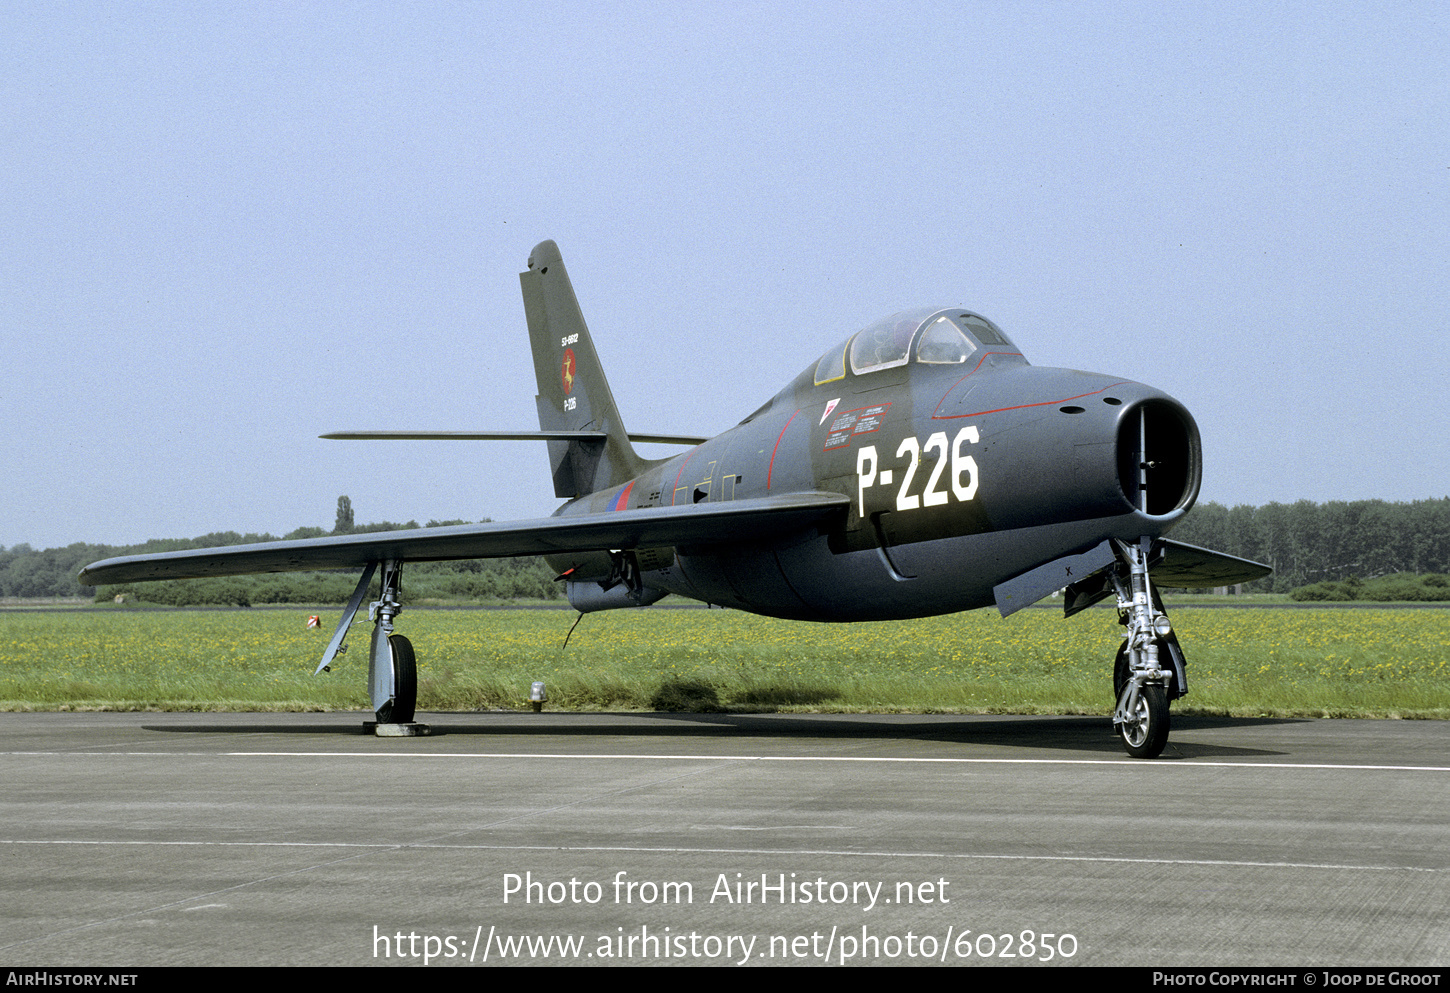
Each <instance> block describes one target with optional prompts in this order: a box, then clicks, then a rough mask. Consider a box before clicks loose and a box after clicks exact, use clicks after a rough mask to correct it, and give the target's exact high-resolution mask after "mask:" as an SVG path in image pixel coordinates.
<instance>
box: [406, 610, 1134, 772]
mask: <svg viewBox="0 0 1450 993" xmlns="http://www.w3.org/2000/svg"><path fill="white" fill-rule="evenodd" d="M388 648H389V649H390V650H391V652H392V656H393V710H392V713H391V714H389V715H388V723H390V724H412V723H413V710H414V709H415V708H416V707H417V706H418V658H417V656H416V655H414V654H413V643H412V642H411V641H409V640H408V639H407V638H405V637H403V636H402V635H401V634H390V635H388ZM1159 747H1162V746H1159Z"/></svg>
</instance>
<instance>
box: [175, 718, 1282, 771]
mask: <svg viewBox="0 0 1450 993" xmlns="http://www.w3.org/2000/svg"><path fill="white" fill-rule="evenodd" d="M198 716H200V715H198ZM419 716H420V717H422V718H424V719H425V720H437V721H438V723H435V724H433V736H434V737H439V736H443V735H476V736H482V737H489V738H503V737H530V738H535V737H558V738H579V739H582V738H592V739H603V738H616V739H617V738H643V739H654V740H669V739H674V738H680V739H685V738H689V739H700V738H722V739H723V738H761V739H765V740H767V741H769V740H799V739H803V738H815V739H823V740H827V741H841V740H852V739H854V740H863V739H864V740H872V739H874V740H880V741H903V740H915V741H935V742H955V743H959V744H961V745H964V746H971V745H978V746H994V747H1001V748H1030V749H1038V750H1041V751H1043V752H1069V753H1094V754H1096V753H1111V754H1113V755H1119V754H1121V750H1120V747H1119V744H1118V739H1117V736H1116V735H1115V734H1114V733H1113V731H1112V728H1111V726H1110V725H1109V722H1108V720H1107V718H1106V717H1100V716H1041V715H1003V714H991V715H961V716H960V717H959V718H957V719H953V718H952V717H951V716H949V715H944V716H938V717H934V718H932V719H930V720H924V719H922V720H919V719H916V718H913V717H912V716H910V715H907V716H901V715H881V714H838V715H830V716H821V715H810V714H805V715H794V714H725V713H670V712H649V711H643V712H641V711H627V712H625V711H615V712H608V711H605V712H596V713H588V714H581V713H575V712H566V711H554V712H552V713H544V714H532V713H528V712H525V711H500V712H494V713H492V714H491V715H490V716H489V718H487V719H485V720H483V721H478V720H477V718H479V717H480V716H482V715H480V714H478V713H474V712H454V713H439V714H437V715H436V716H435V715H433V714H429V715H427V716H426V717H425V716H424V715H421V714H420V715H419ZM592 717H600V718H607V721H600V722H595V721H592V720H590V718H592ZM470 719H473V722H472V723H470V722H469V721H470ZM621 719H623V720H621ZM1297 723H1302V720H1301V719H1297V718H1271V717H1221V716H1210V715H1198V714H1175V715H1173V724H1174V728H1175V730H1177V731H1180V732H1188V733H1190V734H1192V733H1193V732H1207V733H1209V734H1212V733H1214V732H1216V731H1222V732H1229V731H1232V730H1234V729H1242V728H1252V727H1262V726H1267V725H1277V724H1297ZM146 730H148V731H159V732H166V733H173V734H175V733H181V734H259V735H266V736H273V737H276V736H283V737H288V738H295V737H296V736H298V735H327V736H337V735H343V736H356V735H362V734H364V733H365V731H364V728H363V725H362V723H361V722H359V723H358V724H355V725H340V724H311V723H309V724H293V725H289V724H286V723H285V722H278V723H265V724H263V723H257V724H228V723H225V722H218V723H214V724H207V723H196V724H183V725H147V726H146ZM1283 754H1286V753H1285V752H1284V751H1282V750H1279V749H1269V748H1247V747H1243V746H1237V745H1224V744H1215V743H1213V742H1207V741H1193V740H1184V739H1182V738H1179V739H1177V740H1175V741H1174V742H1173V743H1172V744H1171V745H1170V747H1169V748H1168V749H1166V750H1165V751H1164V752H1163V754H1162V756H1161V759H1162V760H1171V759H1174V758H1178V759H1201V758H1231V757H1243V758H1250V757H1269V756H1276V755H1283ZM962 757H964V758H965V757H970V758H989V757H991V756H990V755H982V754H979V753H973V754H971V755H966V754H964V755H963V756H962Z"/></svg>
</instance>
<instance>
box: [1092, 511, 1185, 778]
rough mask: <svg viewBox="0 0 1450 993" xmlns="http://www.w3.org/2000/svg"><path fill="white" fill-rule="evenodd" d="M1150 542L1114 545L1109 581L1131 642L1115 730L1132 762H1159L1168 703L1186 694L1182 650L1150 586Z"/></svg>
mask: <svg viewBox="0 0 1450 993" xmlns="http://www.w3.org/2000/svg"><path fill="white" fill-rule="evenodd" d="M1151 547H1152V540H1151V539H1150V538H1146V537H1145V538H1143V539H1142V540H1141V541H1139V542H1137V543H1134V544H1129V543H1128V542H1125V541H1119V540H1116V539H1115V540H1114V541H1113V549H1114V551H1115V552H1116V553H1117V557H1118V562H1117V564H1116V565H1115V566H1114V567H1113V568H1112V569H1111V570H1109V571H1108V578H1109V580H1110V581H1111V582H1112V585H1113V589H1114V590H1115V591H1116V593H1117V595H1118V616H1119V617H1120V618H1121V619H1122V622H1123V624H1124V625H1125V626H1126V627H1127V629H1128V631H1127V637H1126V639H1125V640H1124V642H1123V645H1122V647H1121V648H1119V649H1118V657H1117V661H1116V663H1115V664H1114V666H1113V695H1114V697H1115V698H1116V699H1117V701H1118V704H1117V708H1116V709H1115V710H1114V711H1113V729H1114V730H1115V731H1116V732H1117V733H1118V735H1119V736H1120V737H1121V738H1122V741H1123V747H1124V748H1125V749H1126V750H1127V752H1128V754H1129V755H1131V756H1133V757H1134V758H1142V759H1151V758H1155V757H1157V756H1158V755H1159V754H1160V753H1161V752H1162V751H1163V748H1164V746H1165V745H1167V744H1168V729H1169V724H1170V720H1169V716H1168V704H1169V702H1170V701H1172V700H1175V699H1177V698H1178V697H1180V696H1183V695H1184V694H1185V693H1187V692H1188V674H1187V671H1186V668H1185V664H1184V658H1183V650H1182V649H1181V648H1180V647H1179V645H1178V638H1177V636H1175V635H1174V633H1173V628H1172V626H1171V625H1170V624H1169V623H1168V613H1167V611H1165V610H1164V609H1163V601H1162V599H1161V598H1160V597H1159V596H1158V593H1157V591H1156V590H1154V589H1153V588H1152V586H1151V585H1150V583H1149V581H1148V555H1149V550H1150V549H1151Z"/></svg>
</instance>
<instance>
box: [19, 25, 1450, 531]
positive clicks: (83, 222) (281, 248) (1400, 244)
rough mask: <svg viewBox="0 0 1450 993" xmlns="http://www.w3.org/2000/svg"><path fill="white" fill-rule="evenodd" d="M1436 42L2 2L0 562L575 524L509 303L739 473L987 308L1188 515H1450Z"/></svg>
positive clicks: (1302, 30)
mask: <svg viewBox="0 0 1450 993" xmlns="http://www.w3.org/2000/svg"><path fill="white" fill-rule="evenodd" d="M1447 21H1450V8H1447V7H1446V6H1445V5H1444V4H1440V3H1428V2H1427V3H1416V4H1400V3H1376V4H1364V3H1334V2H1329V3H1323V2H1314V3H1284V4H1261V3H1253V4H1250V3H1218V4H1212V5H1210V4H1201V3H1182V4H1180V3H1137V2H1130V3H1121V4H1118V3H1113V4H1104V3H1093V2H1074V3H1065V2H1064V3H1046V2H1043V3H1020V4H1013V3H1007V2H995V0H994V2H981V3H973V2H960V0H958V2H953V3H940V4H934V3H901V2H891V3H851V2H829V3H812V2H795V3H766V4H751V3H740V2H731V3H728V4H726V3H708V2H707V3H691V4H675V3H638V4H629V3H578V2H568V0H564V2H559V3H554V4H544V5H539V4H533V5H530V4H519V3H489V2H472V3H456V4H449V3H408V4H402V3H340V2H326V3H264V4H255V3H246V4H240V3H239V4H228V5H222V4H209V3H194V2H192V3H184V4H148V3H126V4H101V3H80V4H37V3H30V2H6V3H3V5H0V28H3V33H4V37H5V46H4V47H5V54H4V55H3V56H0V58H3V63H4V71H3V72H0V105H3V106H4V108H5V111H4V114H3V115H0V176H3V183H0V219H3V229H4V232H5V237H4V239H3V241H0V344H3V351H0V355H3V368H4V374H3V376H0V413H3V418H4V429H3V434H0V456H3V466H4V471H3V474H0V545H15V544H18V543H21V542H28V543H30V544H31V545H33V546H35V547H48V546H53V545H63V544H67V543H70V542H73V541H90V542H103V543H111V544H125V543H131V542H137V541H142V540H145V539H146V538H150V537H182V536H191V535H197V534H202V533H205V532H208V531H213V530H221V529H235V530H241V531H271V532H274V533H282V532H284V531H287V530H290V529H292V528H294V527H297V526H299V525H303V524H315V525H319V526H322V527H331V525H332V519H333V512H334V508H335V505H336V500H337V496H338V495H339V494H344V493H345V494H348V495H349V496H351V498H352V502H353V506H354V508H355V509H356V513H357V517H358V520H359V521H371V520H381V519H389V520H398V521H402V520H407V519H409V518H414V519H417V520H419V521H426V520H427V519H429V518H440V519H441V518H466V519H469V520H474V519H477V518H480V517H483V516H491V517H494V518H496V519H505V518H514V517H534V516H543V515H546V514H548V513H549V512H551V511H552V509H553V508H554V507H555V506H556V504H557V501H556V500H554V498H553V496H552V493H551V489H550V487H549V485H548V482H547V479H546V476H547V460H546V456H545V453H544V451H543V449H542V447H541V446H538V445H533V444H522V443H509V444H490V443H481V442H480V443H453V444H444V443H397V442H395V443H381V442H374V443H364V442H329V441H321V440H319V439H318V438H317V435H318V434H320V433H322V432H324V431H330V430H344V429H365V428H419V429H425V428H434V429H468V428H473V429H485V428H501V429H529V428H534V427H536V426H537V421H536V419H535V413H534V404H533V393H534V386H533V373H532V370H531V368H530V366H529V350H528V344H527V338H526V332H525V326H524V318H523V308H522V305H521V302H520V298H519V289H518V280H517V273H518V272H519V271H521V270H522V269H523V267H524V262H525V259H526V258H527V256H528V252H529V249H530V248H531V247H532V246H533V245H534V244H535V243H536V242H538V241H540V240H542V239H544V238H553V239H555V240H557V241H558V242H559V245H560V247H561V249H562V250H563V253H564V257H565V259H566V260H567V262H568V263H569V266H570V271H571V275H572V276H573V278H574V285H575V289H576V291H577V292H578V295H579V297H580V300H581V303H582V305H583V307H584V312H585V315H586V317H587V319H588V320H589V324H590V327H591V329H592V331H593V332H594V336H595V339H596V342H597V345H598V348H599V351H600V353H601V357H602V359H603V361H604V363H605V366H606V369H607V370H608V372H609V375H610V378H611V381H612V385H613V387H614V393H615V395H616V397H617V398H618V399H619V401H620V405H621V408H622V412H623V414H624V417H625V419H626V422H627V424H628V425H629V427H630V428H631V429H632V430H636V431H664V432H680V433H701V434H710V433H715V432H717V431H720V430H723V429H725V428H727V427H729V426H731V425H732V424H734V423H735V422H736V421H737V420H739V419H740V418H741V417H742V416H744V415H745V414H746V413H748V412H749V411H751V410H753V409H755V407H757V406H758V405H759V404H760V403H761V402H763V401H764V400H765V399H767V398H768V397H769V396H770V395H772V394H773V393H774V392H775V391H776V390H777V389H779V388H780V387H781V386H782V385H783V384H784V383H785V382H786V381H787V380H788V379H789V378H790V377H792V376H794V375H795V374H796V373H797V372H799V371H800V370H801V369H802V368H804V367H805V366H806V365H807V364H809V363H812V362H814V361H815V359H816V358H817V357H818V356H819V354H820V353H821V352H822V351H823V350H824V349H825V348H826V347H827V346H828V345H830V344H832V343H833V342H836V341H839V340H840V339H841V338H842V337H844V336H845V335H846V334H848V333H850V332H851V331H853V330H855V329H857V328H859V327H861V326H863V325H865V324H868V323H870V322H872V321H874V320H876V319H877V318H879V317H881V316H883V315H885V314H888V313H891V312H893V311H895V310H898V309H901V308H904V307H912V306H917V305H921V304H930V303H938V302H939V303H942V304H961V305H965V306H969V307H972V308H974V309H976V310H978V311H980V312H981V313H984V314H986V315H987V316H989V317H991V318H993V319H994V320H995V321H997V322H998V323H999V324H1001V325H1002V326H1003V327H1004V328H1006V329H1007V330H1008V332H1009V333H1010V334H1012V335H1013V336H1014V338H1015V339H1016V340H1017V341H1018V343H1019V344H1020V345H1022V346H1023V348H1024V350H1025V352H1026V354H1027V356H1028V358H1029V359H1030V360H1031V361H1032V362H1033V363H1035V364H1038V365H1053V366H1067V367H1073V368H1082V369H1091V370H1095V371H1101V372H1108V373H1113V374H1118V375H1123V376H1127V377H1130V378H1133V379H1138V380H1142V381H1144V382H1148V383H1151V384H1153V385H1155V386H1158V387H1161V388H1163V389H1165V390H1167V391H1168V392H1170V393H1172V394H1174V395H1175V396H1177V397H1178V398H1179V399H1180V400H1182V401H1183V402H1184V403H1185V404H1186V405H1187V406H1188V408H1189V409H1190V410H1191V411H1192V412H1193V414H1194V416H1195V417H1196V418H1197V420H1198V423H1199V427H1200V429H1201V431H1202V434H1203V440H1204V450H1205V471H1204V476H1205V479H1204V486H1203V493H1202V497H1201V499H1202V500H1217V501H1220V502H1223V503H1227V504H1235V503H1256V504H1257V503H1266V502H1269V501H1272V500H1278V501H1293V500H1297V499H1301V498H1307V499H1311V500H1319V501H1322V500H1331V499H1341V500H1353V499H1362V498H1371V497H1379V498H1383V499H1387V500H1412V499H1422V498H1427V497H1441V496H1444V495H1446V494H1447V493H1450V441H1447V437H1450V432H1447V431H1446V429H1445V426H1444V421H1445V417H1444V406H1445V401H1446V396H1447V392H1450V391H1447V387H1446V382H1447V380H1450V349H1447V346H1446V343H1445V339H1446V332H1447V326H1446V325H1447V316H1446V315H1447V313H1450V279H1447V273H1450V251H1447V248H1450V144H1447V135H1450V69H1447V67H1450V44H1447V42H1450V26H1447Z"/></svg>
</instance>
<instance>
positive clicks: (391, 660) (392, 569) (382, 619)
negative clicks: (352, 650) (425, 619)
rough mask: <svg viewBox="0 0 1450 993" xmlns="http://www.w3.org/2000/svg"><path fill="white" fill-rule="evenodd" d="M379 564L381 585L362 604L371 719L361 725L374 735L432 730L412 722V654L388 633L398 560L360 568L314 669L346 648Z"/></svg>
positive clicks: (395, 604) (398, 603)
mask: <svg viewBox="0 0 1450 993" xmlns="http://www.w3.org/2000/svg"><path fill="white" fill-rule="evenodd" d="M379 564H381V565H382V567H383V574H382V581H381V587H382V588H381V591H380V593H379V594H378V599H377V600H375V601H373V602H372V603H371V604H369V605H368V620H369V621H372V622H373V635H372V642H371V644H370V647H369V651H368V694H369V696H370V697H371V698H372V705H373V711H374V713H375V714H376V716H377V720H376V721H365V722H364V723H363V727H365V728H367V729H368V730H370V731H372V733H373V734H375V735H377V736H378V737H380V738H406V737H413V736H415V735H427V734H432V733H433V729H432V728H430V727H429V726H428V725H426V724H418V723H415V722H414V720H413V711H414V709H415V707H416V706H417V703H418V663H417V658H416V656H415V655H414V654H413V643H412V642H411V641H409V640H408V639H407V638H405V637H404V636H403V635H401V634H394V633H393V618H395V617H397V616H398V614H400V613H402V610H403V604H402V600H401V599H400V597H399V580H400V578H401V576H402V566H403V564H402V563H401V562H393V561H387V562H382V563H377V562H372V563H369V564H368V567H367V568H366V569H364V570H363V575H362V579H360V580H359V581H358V584H357V589H355V590H353V594H352V597H351V598H350V599H349V600H348V602H347V606H346V607H345V608H343V612H342V620H341V621H340V622H338V625H337V631H336V633H334V634H333V636H332V641H331V642H330V643H329V644H328V646H327V651H326V652H324V653H323V655H322V664H321V665H319V666H318V667H317V671H318V672H321V671H322V670H324V669H326V668H327V667H328V665H329V664H330V663H331V662H332V660H333V658H335V657H336V656H337V655H339V654H341V653H342V652H345V651H347V649H346V648H345V647H344V646H343V641H344V639H345V638H346V637H347V630H348V628H349V627H350V626H351V625H352V619H353V617H354V616H355V615H356V614H357V610H358V607H359V606H361V604H362V600H363V597H364V596H366V595H367V590H368V584H369V583H371V582H372V578H373V572H374V571H376V569H377V567H378V565H379Z"/></svg>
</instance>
